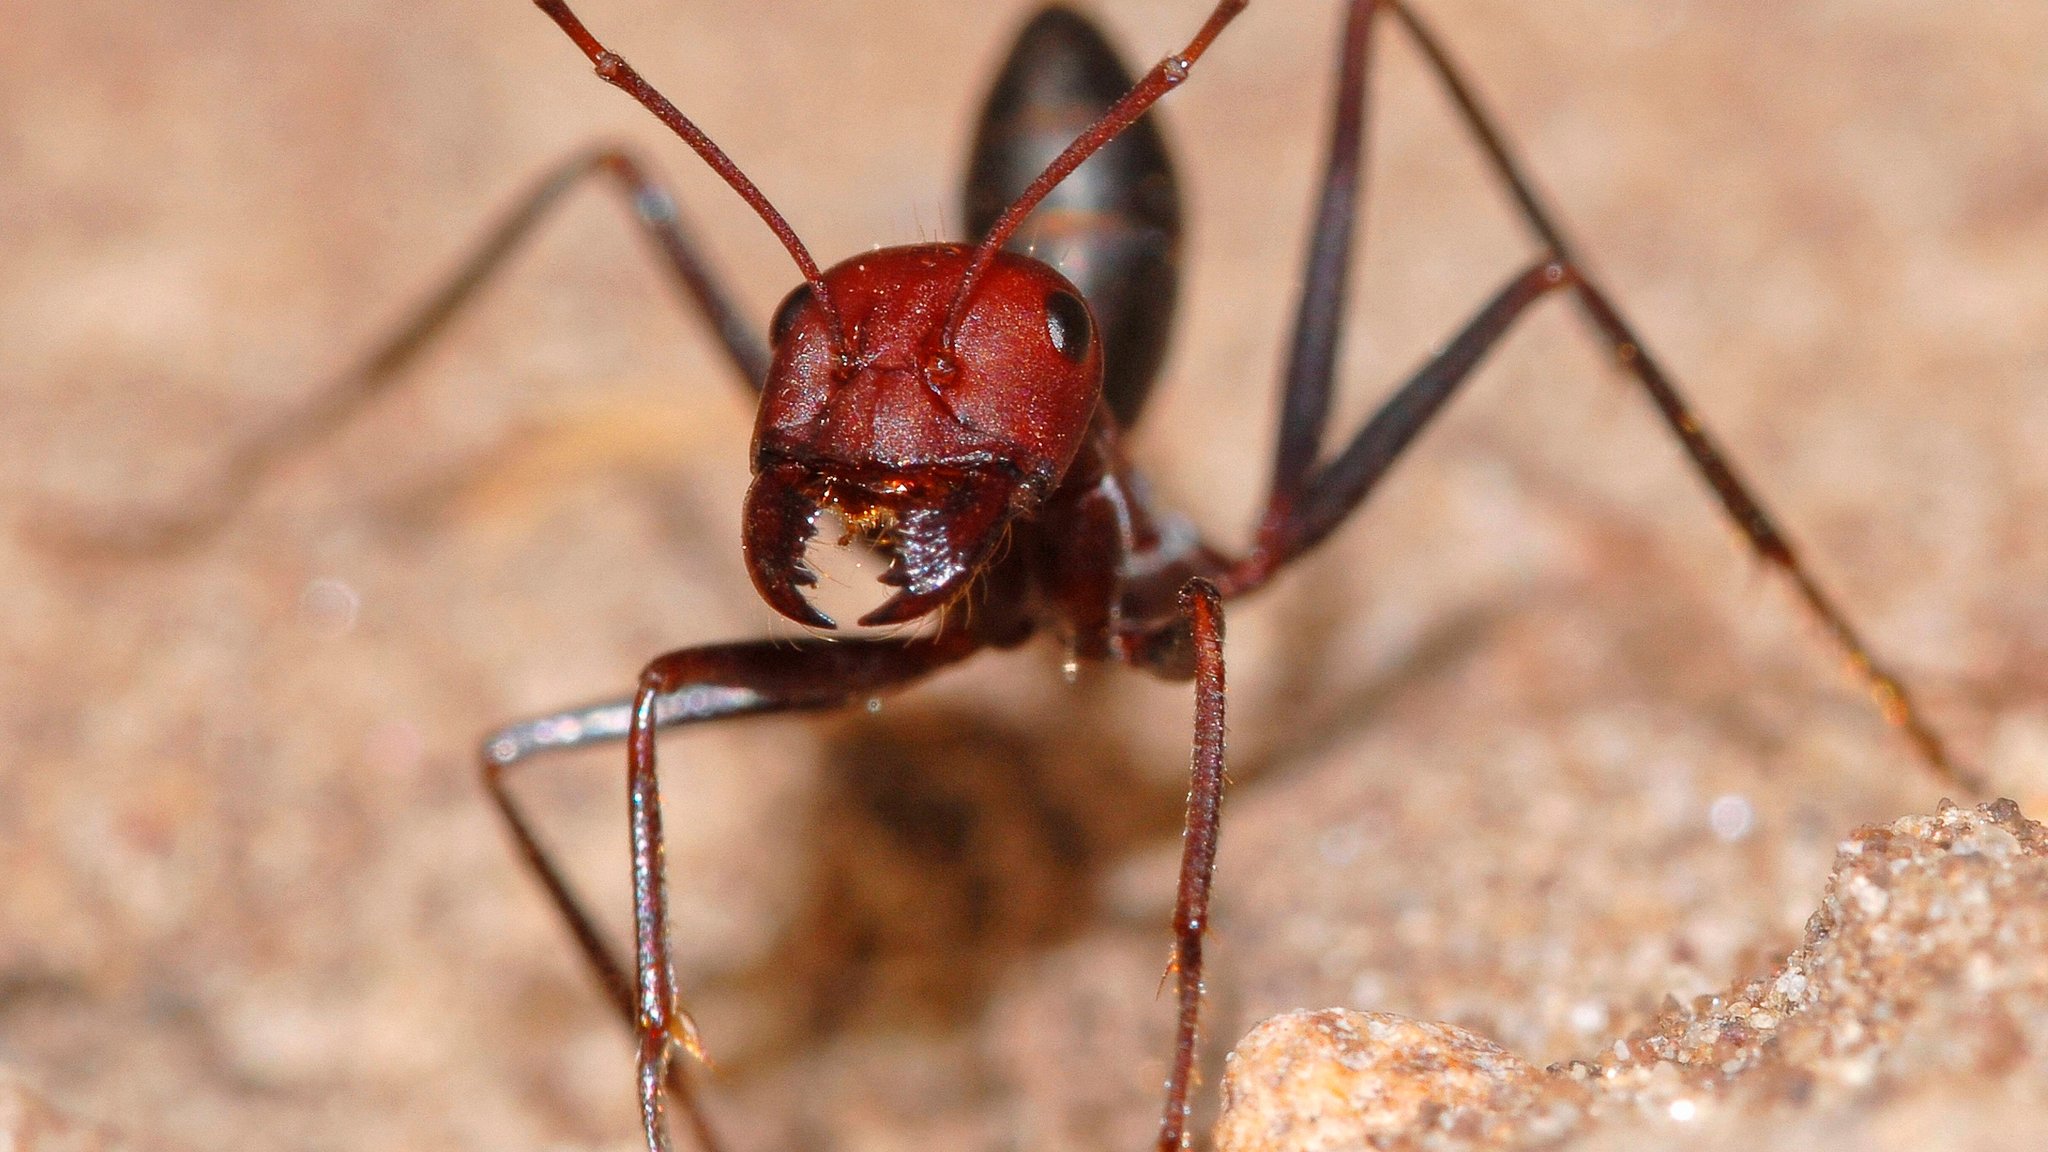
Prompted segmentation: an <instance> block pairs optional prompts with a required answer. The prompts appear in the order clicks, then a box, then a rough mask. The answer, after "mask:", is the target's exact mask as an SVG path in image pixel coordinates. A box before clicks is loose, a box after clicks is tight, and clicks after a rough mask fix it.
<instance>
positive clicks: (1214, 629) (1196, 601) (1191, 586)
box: [1158, 578, 1224, 1152]
mask: <svg viewBox="0 0 2048 1152" xmlns="http://www.w3.org/2000/svg"><path fill="white" fill-rule="evenodd" d="M1180 610H1181V615H1182V616H1184V617H1185V618H1186V619H1187V621H1188V625H1189V628H1190V629H1191V630H1192V632H1193V634H1194V657H1195V741H1194V755H1193V757H1192V764H1191V765H1190V776H1191V779H1190V782H1189V784H1188V811H1187V818H1186V823H1185V824H1184V825H1183V831H1182V833H1181V855H1180V888H1179V894H1178V895H1177V897H1176V898H1175V900H1174V906H1173V933H1174V944H1173V963H1172V966H1171V968H1170V969H1169V971H1170V972H1172V973H1174V974H1175V975H1176V976H1177V977H1178V989H1177V990H1178V992H1179V1001H1180V1015H1179V1024H1178V1027H1177V1029H1176V1032H1175V1036H1174V1044H1173V1064H1172V1066H1171V1068H1170V1069H1169V1070H1168V1072H1167V1075H1166V1113H1165V1115H1163V1116H1162V1117H1161V1118H1160V1121H1159V1145H1158V1152H1181V1149H1182V1148H1183V1147H1185V1142H1186V1138H1187V1122H1188V1088H1189V1081H1190V1079H1191V1078H1192V1076H1193V1073H1194V1063H1195V1040H1196V1031H1197V1028H1196V1026H1197V1024H1198V1023H1199V1020H1200V1016H1201V1010H1202V935H1203V933H1204V932H1206V931H1207V930H1208V927H1209V884H1210V880H1211V878H1212V877H1213V876H1214V875H1215V871H1216V842H1217V837H1218V833H1219V831H1220V828H1221V817H1222V812H1223V784H1224V775H1223V597H1222V594H1221V593H1219V592H1217V590H1216V587H1215V586H1214V585H1212V584H1210V583H1209V582H1208V581H1207V580H1203V579H1200V578H1196V579H1193V580H1190V581H1188V582H1187V584H1186V585H1185V586H1184V587H1182V589H1181V593H1180Z"/></svg>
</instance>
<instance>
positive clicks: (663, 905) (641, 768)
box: [483, 633, 980, 1152]
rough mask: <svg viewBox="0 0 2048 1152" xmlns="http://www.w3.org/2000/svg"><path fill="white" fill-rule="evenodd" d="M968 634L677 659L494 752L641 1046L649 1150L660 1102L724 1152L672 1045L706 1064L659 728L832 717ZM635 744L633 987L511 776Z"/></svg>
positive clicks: (506, 797)
mask: <svg viewBox="0 0 2048 1152" xmlns="http://www.w3.org/2000/svg"><path fill="white" fill-rule="evenodd" d="M979 647H980V643H979V641H977V640H975V639H973V638H972V637H971V635H970V634H967V633H955V634H941V635H940V636H938V637H934V638H930V639H923V640H849V641H823V640H805V641H801V642H798V643H796V644H794V645H792V644H789V643H787V642H759V643H750V644H726V645H716V646H711V647H705V648H695V649H686V650H683V651H680V652H675V653H670V654H669V655H667V656H664V657H661V658H660V659H658V660H656V661H654V663H653V664H651V665H649V667H648V670H647V672H646V673H645V674H643V676H642V677H641V691H640V693H639V694H638V695H636V696H635V698H634V699H633V700H631V701H624V700H621V701H611V702H607V703H601V704H595V705H591V706H588V707H584V708H577V709H571V710H569V711H565V712H561V713H557V714H555V715H552V716H547V717H541V718H538V719H534V720H528V721H523V722H521V723H517V724H512V725H508V726H507V727H505V728H503V729H501V730H500V731H498V732H497V733H495V734H494V735H492V736H491V737H490V738H489V739H488V740H487V741H486V742H485V744H484V750H483V777H484V783H485V786H486V787H487V788H488V789H489V790H490V793H491V799H492V801H493V802H494V803H495V804H496V805H497V808H498V812H499V814H500V815H501V816H502V817H503V818H504V820H505V823H506V827H507V829H508V830H509V831H510V832H511V835H512V838H513V841H514V843H515V844H516V845H517V847H518V849H519V855H520V858H521V859H522V860H524V861H525V862H526V865H527V867H528V868H529V869H530V870H531V871H532V872H533V874H534V876H535V878H536V879H538V880H539V881H540V884H541V887H542V888H543V889H544V890H545V891H546V892H547V894H548V898H549V900H550V901H551V902H552V903H553V904H554V905H555V908H556V910H557V911H558V912H559V913H560V914H561V916H562V918H563V920H564V922H565V923H566V924H567V925H568V928H569V932H570V934H571V935H572V936H573V937H574V938H575V940H576V945H577V948H578V950H579V951H580V952H582V954H583V957H584V961H585V963H586V964H587V965H588V966H589V967H590V970H591V972H592V974H593V975H594V976H595V977H596V978H597V981H598V984H599V985H600V986H601V987H602V988H603V990H604V992H605V994H606V996H607V998H608V999H610V1001H611V1002H612V1004H613V1006H614V1008H615V1009H617V1011H618V1012H619V1014H620V1016H621V1018H622V1019H623V1020H624V1021H625V1022H626V1024H627V1026H628V1027H630V1028H632V1029H634V1031H635V1032H636V1033H637V1034H638V1035H639V1037H640V1084H641V1113H642V1120H643V1123H644V1124H645V1126H646V1132H647V1140H648V1147H649V1148H650V1149H656V1150H661V1152H666V1149H667V1148H668V1147H669V1145H668V1142H667V1141H668V1135H667V1130H666V1127H665V1120H664V1118H663V1106H662V1099H663V1098H662V1088H663V1085H664V1084H666V1086H667V1090H668V1096H669V1097H670V1098H673V1099H674V1100H675V1101H676V1102H677V1104H678V1106H679V1107H680V1108H681V1110H682V1112H683V1114H684V1118H685V1121H686V1123H687V1124H688V1125H689V1127H690V1129H691V1131H692V1132H693V1133H694V1135H695V1136H696V1139H697V1142H698V1144H699V1146H700V1147H702V1148H703V1149H705V1150H706V1152H718V1149H719V1148H720V1147H721V1145H720V1143H719V1142H718V1140H717V1138H716V1136H715V1135H714V1133H713V1131H712V1129H711V1127H710V1124H709V1122H708V1120H707V1119H706V1118H705V1115H704V1110H703V1108H702V1106H701V1105H700V1103H699V1102H698V1099H697V1094H696V1089H695V1085H694V1084H693V1083H692V1081H691V1079H690V1077H689V1076H688V1074H687V1072H686V1070H685V1066H684V1065H683V1064H681V1063H679V1062H677V1061H675V1060H672V1059H671V1058H670V1056H671V1054H672V1047H671V1046H672V1045H674V1044H678V1043H679V1044H681V1045H682V1046H683V1047H684V1048H685V1049H686V1050H689V1051H691V1052H692V1053H698V1052H699V1049H698V1046H697V1039H696V1030H695V1025H694V1024H693V1023H691V1021H690V1018H689V1014H688V1013H687V1012H686V1011H684V1010H683V1008H682V1006H681V1004H680V1002H679V1001H678V1000H677V998H676V995H675V991H674V983H675V978H674V974H673V972H672V971H671V964H670V960H669V955H668V932H667V902H668V901H667V887H666V879H665V877H664V874H663V873H662V871H661V865H660V861H661V855H662V844H661V824H660V798H659V795H658V792H657V790H656V789H657V783H656V780H655V777H654V746H653V733H654V731H655V730H656V729H659V728H669V727H676V726H680V725H685V724H697V723H703V722H707V721H712V720H722V719H726V718H728V717H733V716H743V715H751V714H755V713H766V712H790V711H801V710H813V709H821V708H831V707H836V706H839V705H842V704H846V703H848V702H850V701H854V700H858V699H861V698H863V697H865V696H868V695H871V694H872V693H874V692H877V691H881V690H883V689H887V688H893V687H897V686H900V685H902V684H905V683H908V682H910V681H913V680H916V679H919V678H921V677H923V676H925V675H927V674H929V673H931V672H933V671H936V670H937V669H939V668H941V667H943V666H945V665H947V664H950V663H953V662H955V661H958V660H961V659H963V658H965V657H966V656H968V655H971V654H972V653H973V652H974V651H976V650H977V648H979ZM622 739H630V740H631V743H630V745H629V748H630V755H629V768H628V782H629V788H628V791H629V798H630V804H631V808H632V814H633V819H632V841H633V893H634V898H633V907H634V926H635V933H634V934H635V940H636V949H635V959H636V970H637V980H636V975H635V974H633V973H629V970H628V969H627V966H626V965H625V963H624V962H622V961H621V960H620V959H619V957H618V955H617V954H616V953H615V952H614V951H613V950H612V948H611V947H610V946H609V945H608V944H606V943H605V940H604V938H603V935H602V933H600V932H599V930H598V928H597V925H596V921H595V920H594V919H593V918H592V917H591V915H590V914H589V912H588V911H587V909H586V906H585V902H584V901H583V900H582V899H581V898H580V897H579V896H577V894H576V893H575V890H574V889H573V888H572V887H571V886H570V885H569V882H568V879H567V877H565V876H563V875H562V873H561V870H560V869H559V868H558V867H556V865H555V863H554V860H553V857H552V856H551V854H550V853H549V852H548V851H547V849H546V847H545V846H543V845H542V843H541V842H540V839H539V837H538V835H537V834H536V833H535V831H534V829H533V825H532V822H531V821H530V820H529V819H528V818H527V816H526V814H525V812H524V810H523V809H522V807H521V806H520V804H519V803H518V801H517V799H516V798H515V797H514V796H513V795H512V792H511V790H510V788H509V787H508V785H507V781H506V778H505V777H506V772H507V770H508V769H509V768H511V767H512V766H513V765H514V764H516V763H518V762H520V761H522V760H526V759H528V758H531V757H534V756H538V755H543V754H546V753H550V752H559V751H565V750H568V749H571V748H581V747H586V746H589V745H593V744H601V743H609V742H612V741H617V740H622Z"/></svg>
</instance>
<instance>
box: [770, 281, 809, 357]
mask: <svg viewBox="0 0 2048 1152" xmlns="http://www.w3.org/2000/svg"><path fill="white" fill-rule="evenodd" d="M810 305H811V286H810V285H809V284H799V285H797V286H796V290H795V291H793V292H791V293H790V294H789V295H787V296H784V297H783V298H782V303H781V304H780V305H779V306H777V307H776V309H775V319H774V320H771V321H769V323H768V342H769V343H770V344H773V345H775V346H777V347H781V345H782V341H783V338H784V337H786V336H788V335H789V330H790V329H791V328H793V327H795V326H796V318H797V316H798V315H800V314H802V312H803V310H804V309H805V308H808V307H810Z"/></svg>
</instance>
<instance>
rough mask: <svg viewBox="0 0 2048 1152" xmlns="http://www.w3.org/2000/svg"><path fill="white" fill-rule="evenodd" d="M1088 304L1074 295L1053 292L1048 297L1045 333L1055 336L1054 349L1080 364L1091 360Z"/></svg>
mask: <svg viewBox="0 0 2048 1152" xmlns="http://www.w3.org/2000/svg"><path fill="white" fill-rule="evenodd" d="M1088 328H1089V324H1088V305H1086V304H1083V303H1081V298H1080V297H1079V296H1076V295H1074V294H1073V293H1072V292H1053V293H1050V294H1048V295H1047V296H1046V298H1045V334H1046V335H1047V336H1050V337H1052V346H1053V350H1054V351H1056V352H1058V353H1059V354H1060V355H1062V356H1065V357H1066V358H1067V359H1068V360H1069V361H1071V362H1073V363H1075V364H1079V363H1080V362H1081V361H1083V360H1086V359H1087V358H1088V340H1089V331H1088Z"/></svg>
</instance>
